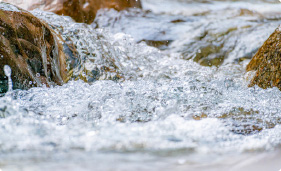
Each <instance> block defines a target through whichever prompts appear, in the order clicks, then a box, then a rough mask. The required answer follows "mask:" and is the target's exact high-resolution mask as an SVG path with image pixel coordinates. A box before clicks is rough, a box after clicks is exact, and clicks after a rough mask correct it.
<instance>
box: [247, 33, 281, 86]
mask: <svg viewBox="0 0 281 171" xmlns="http://www.w3.org/2000/svg"><path fill="white" fill-rule="evenodd" d="M253 70H254V71H256V74H255V76H254V78H253V79H252V81H251V83H250V85H249V86H254V85H258V86H259V87H261V88H270V87H278V88H279V89H280V90H281V30H280V29H279V28H277V29H276V30H275V32H274V33H273V34H272V35H271V36H270V37H269V38H268V39H267V40H266V41H265V43H264V44H263V46H262V47H261V48H260V49H259V51H258V52H257V53H256V54H255V56H254V57H253V58H252V60H251V61H250V63H249V64H248V66H247V71H253Z"/></svg>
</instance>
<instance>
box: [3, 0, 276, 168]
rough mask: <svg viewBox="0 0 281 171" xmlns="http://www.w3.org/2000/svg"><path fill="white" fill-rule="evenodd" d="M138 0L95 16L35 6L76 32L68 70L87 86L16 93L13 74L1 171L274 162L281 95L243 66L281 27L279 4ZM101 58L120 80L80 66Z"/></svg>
mask: <svg viewBox="0 0 281 171" xmlns="http://www.w3.org/2000/svg"><path fill="white" fill-rule="evenodd" d="M142 3H143V10H140V9H129V10H126V11H121V12H117V11H115V10H112V9H111V10H100V11H99V13H98V15H97V18H96V20H95V21H94V22H93V23H92V24H91V25H86V24H79V23H75V22H73V21H72V20H71V19H70V18H69V17H64V16H57V15H55V14H53V13H48V12H43V11H40V10H34V11H32V12H31V13H33V14H34V15H35V16H37V17H39V18H41V19H42V20H45V21H46V22H47V23H48V24H50V25H51V26H52V27H53V28H54V29H55V30H56V31H57V32H60V33H61V34H62V35H63V37H71V39H72V40H73V42H74V44H75V46H76V47H77V50H78V53H79V58H80V59H79V61H80V62H79V66H77V68H76V69H75V70H74V73H73V74H74V75H75V74H76V75H83V76H84V77H85V78H86V79H87V81H88V82H90V83H85V82H83V81H81V80H77V81H70V82H68V83H67V84H65V85H63V86H55V87H51V88H46V87H38V88H32V89H29V90H11V85H12V82H11V81H9V84H10V91H8V92H7V93H6V94H5V95H2V97H0V135H1V136H0V170H1V169H2V170H3V171H5V170H28V171H31V170H106V171H109V170H120V171H123V170H124V171H125V170H128V171H130V170H195V171H196V170H208V171H209V170H276V171H277V170H279V169H281V152H280V150H281V111H280V106H281V101H280V99H281V92H280V90H278V89H277V88H271V89H266V90H264V89H261V88H259V87H257V86H256V87H248V86H247V85H248V83H249V80H250V77H251V74H252V73H246V72H245V67H246V65H247V64H248V62H249V61H250V59H251V57H252V56H253V55H254V54H255V53H256V51H257V50H258V48H259V47H260V46H261V45H262V44H263V42H264V41H265V40H266V39H267V38H268V37H269V35H270V34H271V33H273V31H274V30H275V29H276V28H277V27H278V26H279V24H281V11H280V9H281V3H280V2H279V1H277V0H276V1H275V0H244V1H238V0H236V1H234V0H233V1H230V0H229V1H226V0H220V1H219V0H217V1H211V0H200V1H199V0H143V1H142ZM104 65H114V66H117V68H118V72H120V73H122V75H123V76H124V79H121V80H117V81H116V80H115V81H110V80H102V79H103V78H104V79H106V78H108V75H102V76H101V77H100V79H99V80H96V81H95V79H94V80H92V79H91V78H93V73H91V72H85V71H92V70H93V69H95V68H99V67H102V66H104ZM9 70H10V68H9V67H8V66H5V71H6V74H7V76H9V73H10V72H11V71H9ZM112 74H113V75H114V73H112ZM279 98H280V99H279Z"/></svg>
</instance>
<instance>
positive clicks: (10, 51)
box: [0, 3, 69, 93]
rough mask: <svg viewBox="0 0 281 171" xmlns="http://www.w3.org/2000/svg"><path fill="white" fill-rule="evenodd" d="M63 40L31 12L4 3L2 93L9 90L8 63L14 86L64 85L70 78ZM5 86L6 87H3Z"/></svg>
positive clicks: (0, 19)
mask: <svg viewBox="0 0 281 171" xmlns="http://www.w3.org/2000/svg"><path fill="white" fill-rule="evenodd" d="M65 49H67V48H65V47H64V43H63V40H62V39H61V38H60V36H58V35H57V34H56V33H55V32H54V31H53V30H52V29H51V28H50V27H49V26H48V25H47V24H46V23H44V22H43V21H41V20H40V19H38V18H36V17H35V16H33V15H32V14H30V13H29V12H26V11H24V10H22V9H20V8H17V7H15V6H12V5H10V4H6V3H0V68H1V69H0V80H1V81H0V83H1V85H0V86H1V87H2V90H1V87H0V93H1V92H4V91H5V90H7V88H5V86H3V84H5V83H6V82H7V79H8V78H7V77H6V75H5V73H4V70H3V68H4V66H5V65H9V66H10V68H11V69H12V75H11V79H12V81H13V88H14V89H18V88H20V89H27V88H30V87H34V86H42V85H43V84H45V85H46V86H50V85H61V84H63V83H64V82H67V80H68V79H69V74H68V73H69V71H68V70H67V64H66V60H68V59H69V56H68V55H67V54H66V53H64V50H65ZM3 87H4V88H3Z"/></svg>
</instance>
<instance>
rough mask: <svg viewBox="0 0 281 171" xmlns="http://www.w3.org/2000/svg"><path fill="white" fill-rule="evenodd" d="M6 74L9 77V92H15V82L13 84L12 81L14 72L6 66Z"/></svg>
mask: <svg viewBox="0 0 281 171" xmlns="http://www.w3.org/2000/svg"><path fill="white" fill-rule="evenodd" d="M4 73H5V75H6V76H7V77H8V86H9V89H8V91H9V92H10V91H12V90H13V82H12V79H11V75H12V70H11V68H10V67H9V66H8V65H5V66H4Z"/></svg>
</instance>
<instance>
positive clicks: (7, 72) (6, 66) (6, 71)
mask: <svg viewBox="0 0 281 171" xmlns="http://www.w3.org/2000/svg"><path fill="white" fill-rule="evenodd" d="M4 72H5V75H6V76H7V77H11V74H12V69H11V68H10V66H9V65H5V66H4Z"/></svg>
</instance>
